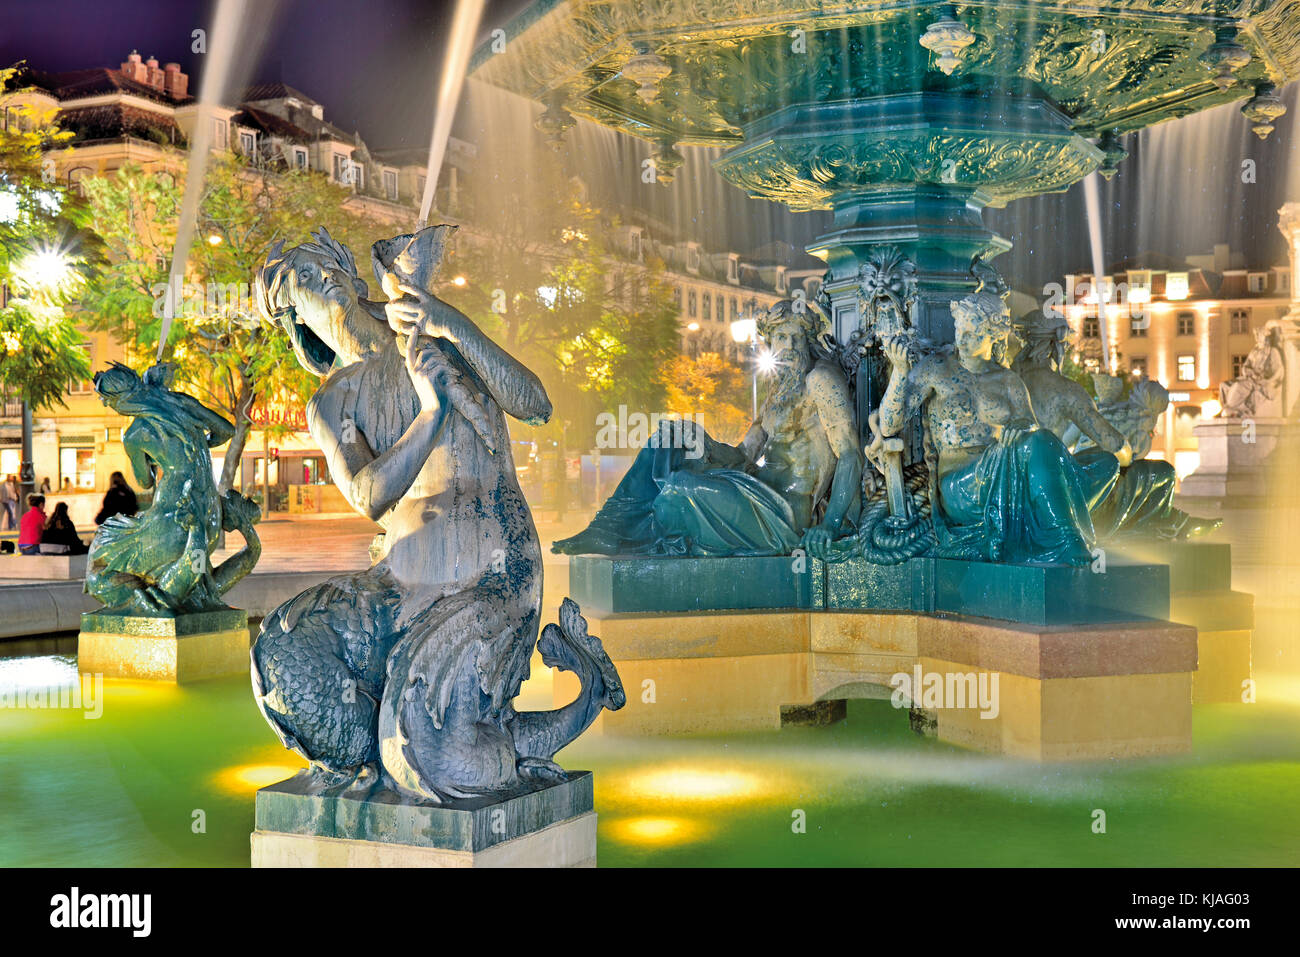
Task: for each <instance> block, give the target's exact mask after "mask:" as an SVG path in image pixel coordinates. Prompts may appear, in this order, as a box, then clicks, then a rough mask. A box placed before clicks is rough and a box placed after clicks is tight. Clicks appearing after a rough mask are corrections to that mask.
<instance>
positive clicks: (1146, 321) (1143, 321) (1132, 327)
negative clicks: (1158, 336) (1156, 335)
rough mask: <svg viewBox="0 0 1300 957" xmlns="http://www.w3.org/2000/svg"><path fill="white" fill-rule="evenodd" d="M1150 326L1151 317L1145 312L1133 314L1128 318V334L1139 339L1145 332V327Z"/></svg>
mask: <svg viewBox="0 0 1300 957" xmlns="http://www.w3.org/2000/svg"><path fill="white" fill-rule="evenodd" d="M1150 327H1151V317H1150V316H1148V315H1147V314H1146V313H1143V314H1142V315H1140V316H1134V317H1133V318H1132V319H1130V320H1129V325H1128V331H1129V335H1131V336H1134V337H1135V338H1139V339H1140V338H1142V337H1143V336H1145V335H1146V334H1147V329H1149V328H1150Z"/></svg>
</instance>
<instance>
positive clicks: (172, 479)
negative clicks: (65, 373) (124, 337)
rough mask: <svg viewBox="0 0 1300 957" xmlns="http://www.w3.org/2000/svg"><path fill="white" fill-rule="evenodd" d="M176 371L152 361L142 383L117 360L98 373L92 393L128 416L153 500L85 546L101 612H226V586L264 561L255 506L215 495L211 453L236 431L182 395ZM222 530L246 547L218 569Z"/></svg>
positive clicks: (132, 451) (129, 447) (131, 451)
mask: <svg viewBox="0 0 1300 957" xmlns="http://www.w3.org/2000/svg"><path fill="white" fill-rule="evenodd" d="M172 378H173V373H172V369H171V367H170V366H168V365H156V366H153V367H152V368H150V369H149V370H148V371H147V372H146V373H145V374H144V376H143V377H141V376H139V375H137V374H136V373H135V372H134V371H132V370H131V369H129V368H128V367H127V366H124V365H122V364H120V363H113V365H112V367H111V368H109V369H107V370H105V371H104V372H100V373H97V374H96V375H95V392H96V393H97V394H98V395H99V396H100V398H101V399H102V400H103V402H104V404H105V405H107V406H108V407H109V408H110V409H112V410H114V411H115V412H118V413H119V414H121V415H125V416H129V417H131V419H132V421H131V424H130V425H129V426H127V428H126V430H125V431H124V432H123V434H122V444H123V446H125V448H126V453H127V456H128V457H129V458H130V461H131V468H132V470H133V471H134V472H135V477H136V481H137V482H139V483H140V486H141V487H142V488H145V489H153V503H152V504H151V505H150V506H149V508H147V509H145V510H144V511H143V512H139V513H137V514H136V515H133V516H126V515H115V516H113V517H112V518H110V519H108V520H107V521H105V522H104V524H103V525H101V526H100V527H99V530H98V531H97V532H96V533H95V539H94V541H93V543H92V544H91V546H90V554H89V557H88V564H87V573H86V586H85V587H86V591H87V593H89V594H90V595H92V596H94V597H95V598H96V599H97V600H99V601H100V602H101V603H103V604H104V605H105V608H104V609H103V614H106V615H129V616H138V617H145V618H175V617H177V616H178V615H182V614H192V613H198V612H208V611H218V610H222V611H224V610H226V609H228V608H229V606H228V605H226V604H225V603H224V602H223V601H222V600H221V596H222V595H224V594H225V593H226V592H227V591H229V590H230V588H231V587H232V586H233V585H234V584H235V583H236V582H238V581H239V580H240V579H241V578H243V577H244V576H245V575H247V574H248V573H249V572H250V571H252V569H253V566H254V565H255V564H256V563H257V559H258V557H259V556H260V555H261V544H260V542H259V540H258V537H257V532H256V531H255V529H254V527H253V526H254V525H255V524H256V523H257V521H258V520H259V519H260V518H261V510H260V509H259V508H258V505H257V503H256V502H253V501H252V500H251V499H248V498H246V497H245V496H243V495H240V494H239V493H237V492H234V491H230V492H227V493H226V494H225V495H224V496H221V495H218V494H217V489H216V484H215V483H214V482H213V479H212V454H211V452H210V449H211V448H213V447H215V446H218V445H222V444H224V443H225V442H228V441H229V440H230V437H231V436H232V435H233V434H234V426H232V425H231V423H230V422H228V421H227V420H226V419H224V418H223V417H222V416H220V415H218V414H217V413H216V412H213V411H212V410H211V409H209V408H207V407H206V406H204V405H203V404H202V403H200V402H199V401H198V400H197V399H194V398H193V397H191V396H188V395H186V394H184V393H183V392H175V391H172V390H171V388H170V386H171V384H172ZM222 530H225V531H228V532H229V531H237V532H239V533H240V535H242V536H243V538H244V542H245V544H244V547H243V549H241V550H240V551H239V552H237V553H235V554H234V555H232V556H231V557H229V558H227V559H226V560H225V561H224V562H222V563H221V564H220V565H219V566H217V567H216V568H213V567H212V564H211V561H210V559H209V556H210V555H211V553H212V551H213V549H214V548H216V545H217V541H218V539H219V537H220V533H221V531H222Z"/></svg>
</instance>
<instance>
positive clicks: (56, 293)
mask: <svg viewBox="0 0 1300 957" xmlns="http://www.w3.org/2000/svg"><path fill="white" fill-rule="evenodd" d="M16 76H17V71H16V69H14V68H5V69H0V90H5V89H8V88H9V87H10V86H12V85H16V80H15V78H16ZM11 109H13V112H12V113H11V116H10V121H9V123H8V124H6V125H7V128H6V129H4V130H0V285H3V286H4V287H7V288H8V290H9V293H10V298H9V299H8V301H7V302H4V303H3V308H0V390H2V391H3V392H4V393H6V394H11V395H17V396H18V397H20V398H21V399H22V400H23V401H24V402H26V403H27V404H28V406H29V407H30V408H31V409H33V410H39V409H42V408H47V407H52V406H54V405H64V404H65V403H64V401H63V395H64V393H65V392H66V390H67V387H68V383H69V382H70V381H73V380H78V379H85V378H87V377H88V376H89V374H90V367H89V363H88V361H87V358H86V353H85V351H84V350H83V349H82V348H81V342H82V337H81V335H80V333H79V332H78V330H77V326H76V321H75V319H73V318H72V317H71V316H70V315H69V314H68V308H67V307H68V306H69V304H70V303H72V302H73V301H74V300H75V298H76V296H77V295H78V293H79V292H80V290H81V287H82V284H83V282H84V280H85V274H86V268H87V263H88V261H89V260H90V259H91V258H93V255H94V250H93V249H90V248H87V246H86V243H85V237H84V235H83V234H82V232H81V225H82V223H83V222H84V219H85V215H84V208H83V207H82V206H81V205H80V204H79V203H78V202H77V201H76V197H75V196H72V195H71V194H69V192H68V191H67V190H66V189H65V188H64V187H63V186H62V185H61V184H60V183H59V182H58V179H57V177H56V176H55V175H54V161H53V159H52V158H50V157H48V156H47V155H46V153H47V151H50V150H54V149H57V148H58V147H59V146H60V144H62V143H64V142H66V141H67V139H68V138H69V137H70V136H71V134H69V133H67V132H64V131H61V130H59V129H58V128H57V127H56V125H55V123H54V115H53V113H52V112H45V111H40V110H38V109H36V108H35V107H34V106H26V107H11ZM15 120H16V122H15Z"/></svg>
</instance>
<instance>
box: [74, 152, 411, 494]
mask: <svg viewBox="0 0 1300 957" xmlns="http://www.w3.org/2000/svg"><path fill="white" fill-rule="evenodd" d="M168 166H169V168H170V169H175V170H178V171H179V170H183V168H184V161H183V158H182V157H181V156H180V155H179V154H177V155H175V156H173V157H172V162H171V163H169V164H168ZM83 182H84V183H85V190H86V194H87V197H88V201H89V207H90V215H91V224H92V226H93V228H94V230H95V231H96V233H97V234H98V235H99V236H100V237H101V238H102V241H103V243H104V247H105V252H106V257H105V258H106V263H105V265H104V266H103V268H101V269H100V270H99V271H98V273H97V275H96V276H95V278H94V279H93V281H92V282H91V284H90V287H89V289H88V290H87V293H86V296H85V297H84V304H85V307H86V309H87V311H88V313H89V315H90V320H89V321H90V324H91V325H92V327H94V328H100V329H109V330H111V331H112V332H113V333H114V335H115V336H116V337H117V338H118V339H119V341H121V342H122V344H123V347H124V348H125V349H126V350H127V353H128V355H130V356H131V358H132V361H133V362H134V363H138V364H142V365H143V364H147V363H148V362H150V361H152V358H153V356H154V355H155V354H156V351H157V348H158V340H159V337H160V336H161V334H162V325H163V317H164V315H165V306H166V302H167V296H168V288H167V274H168V265H169V258H170V256H171V254H172V249H173V247H174V244H175V239H176V231H177V226H178V218H179V214H180V202H181V195H182V191H183V188H184V183H183V180H180V179H178V178H177V177H176V176H174V175H173V174H172V173H171V172H170V171H168V170H162V171H154V172H148V171H145V170H142V169H140V168H138V167H130V166H127V167H123V168H122V169H120V170H118V171H117V172H116V173H114V174H113V175H110V176H106V177H100V178H96V179H93V180H85V181H83ZM351 198H352V193H351V191H350V190H348V189H345V188H343V187H340V186H337V185H335V184H333V183H331V182H330V181H329V180H328V178H327V177H326V176H325V175H324V174H323V173H319V172H316V171H311V170H296V169H295V170H283V171H278V170H269V169H257V168H252V167H250V166H249V165H248V164H247V162H246V160H245V158H244V157H242V156H239V155H237V154H235V153H231V152H227V153H224V154H222V155H220V156H217V157H214V158H213V160H212V161H211V162H210V164H209V167H208V170H207V172H206V175H205V177H204V188H203V194H202V197H201V200H200V205H199V216H198V223H197V229H196V232H195V242H194V244H193V247H192V248H191V251H190V255H189V259H188V262H187V264H186V282H185V284H184V287H183V289H182V290H180V295H179V296H178V295H176V290H175V289H173V290H171V294H172V298H173V300H174V301H175V303H176V308H175V316H176V318H175V320H174V322H173V324H172V326H171V331H170V334H169V336H168V344H167V348H168V350H169V358H170V360H171V361H172V362H173V363H174V364H175V365H176V369H177V380H178V383H179V384H180V385H182V386H183V387H184V388H186V389H187V390H188V391H190V392H191V393H192V394H194V395H195V396H196V397H197V398H199V399H200V400H201V401H203V402H204V403H205V404H207V405H209V406H210V407H212V408H214V409H216V410H217V411H219V412H221V413H222V414H223V415H225V416H226V417H227V418H229V419H230V420H231V421H232V422H233V423H234V424H235V435H234V437H233V438H232V439H231V442H230V444H229V446H228V447H227V449H226V453H225V461H224V464H223V468H222V474H221V477H220V480H219V488H220V489H221V490H222V491H224V490H226V489H228V488H230V487H232V485H233V484H234V482H235V478H236V474H237V473H236V470H237V468H238V466H239V462H240V459H241V456H242V454H243V450H244V447H245V445H246V443H247V441H248V436H249V433H250V432H251V431H252V429H253V427H254V424H255V418H256V425H257V427H258V428H260V429H263V430H264V431H265V432H266V433H267V435H268V436H269V437H270V438H278V437H280V436H282V435H283V434H285V433H287V432H289V431H292V429H293V424H292V422H291V421H286V420H285V419H284V418H283V417H278V416H276V415H275V414H274V413H275V412H277V411H283V410H289V409H301V408H302V406H303V404H305V403H306V401H307V399H308V398H309V397H310V396H311V393H312V391H313V390H314V389H315V386H316V381H315V379H314V377H313V376H312V375H311V374H310V373H308V372H307V371H306V370H304V369H303V368H302V367H301V366H300V365H299V364H298V362H297V360H296V359H295V358H294V356H293V351H292V348H291V346H290V343H289V340H288V337H287V336H285V335H284V333H283V331H282V330H280V329H278V328H276V327H274V326H271V325H268V324H266V323H264V322H262V321H261V320H260V317H259V315H258V313H257V308H256V303H255V302H254V296H253V281H254V277H255V275H256V272H257V269H258V268H259V267H260V266H261V265H262V263H263V262H264V260H265V258H266V255H267V253H268V252H269V250H270V248H271V246H272V245H273V244H274V243H276V242H277V241H280V240H284V241H285V243H286V244H287V245H293V244H295V243H299V242H303V241H306V240H307V239H308V238H309V235H308V234H309V232H310V230H311V229H312V228H315V227H317V226H325V227H326V228H328V229H329V231H330V232H331V234H333V235H334V236H335V238H337V239H339V240H340V241H342V242H344V243H345V244H347V245H348V246H349V247H351V248H352V249H354V250H365V249H368V248H369V246H370V244H371V243H372V242H373V241H374V240H375V239H377V238H379V236H380V235H383V234H384V233H385V232H391V229H387V230H386V229H385V227H384V226H383V225H382V224H381V223H378V222H374V221H370V220H368V219H367V218H366V217H364V216H362V215H360V214H359V213H358V212H356V211H355V210H354V209H353V208H351V207H350V206H349V200H351Z"/></svg>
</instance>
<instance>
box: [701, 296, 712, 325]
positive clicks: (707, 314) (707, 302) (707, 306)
mask: <svg viewBox="0 0 1300 957" xmlns="http://www.w3.org/2000/svg"><path fill="white" fill-rule="evenodd" d="M703 312H704V318H705V319H712V318H713V297H712V296H711V295H709V294H708V293H707V292H706V293H705V294H704V309H703Z"/></svg>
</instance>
